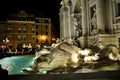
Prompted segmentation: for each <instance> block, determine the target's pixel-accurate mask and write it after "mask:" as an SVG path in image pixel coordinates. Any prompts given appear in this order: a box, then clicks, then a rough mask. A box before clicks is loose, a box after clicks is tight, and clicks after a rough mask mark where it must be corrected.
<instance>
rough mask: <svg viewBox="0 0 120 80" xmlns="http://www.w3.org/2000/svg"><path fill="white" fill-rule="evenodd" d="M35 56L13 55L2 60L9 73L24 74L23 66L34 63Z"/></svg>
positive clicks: (3, 66)
mask: <svg viewBox="0 0 120 80" xmlns="http://www.w3.org/2000/svg"><path fill="white" fill-rule="evenodd" d="M33 61H34V60H33V56H28V55H27V56H12V57H6V58H3V59H1V60H0V64H1V65H2V68H3V69H7V70H8V74H24V73H23V72H22V68H26V67H28V66H31V65H32V64H33Z"/></svg>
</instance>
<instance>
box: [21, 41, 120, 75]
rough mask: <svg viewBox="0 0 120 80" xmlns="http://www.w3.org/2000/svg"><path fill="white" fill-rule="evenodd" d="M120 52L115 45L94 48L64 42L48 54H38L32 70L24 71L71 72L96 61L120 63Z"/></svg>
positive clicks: (25, 70)
mask: <svg viewBox="0 0 120 80" xmlns="http://www.w3.org/2000/svg"><path fill="white" fill-rule="evenodd" d="M119 53H120V51H119V49H118V48H117V47H116V46H114V45H108V46H103V45H102V44H99V45H95V46H93V47H92V48H85V49H81V48H79V47H77V46H75V45H74V44H71V43H68V42H63V43H60V44H59V45H57V46H56V47H55V48H53V49H52V50H51V51H50V53H49V54H47V55H46V56H45V55H39V56H36V57H35V60H34V63H33V65H32V66H30V68H31V70H27V69H23V72H25V73H28V74H34V73H44V74H47V73H70V72H75V71H77V70H78V69H80V68H81V67H82V66H84V65H90V64H91V63H94V62H97V65H99V62H105V61H108V62H107V63H110V62H111V61H112V62H118V63H119V60H120V54H119ZM99 66H100V65H99Z"/></svg>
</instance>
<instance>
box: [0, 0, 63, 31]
mask: <svg viewBox="0 0 120 80" xmlns="http://www.w3.org/2000/svg"><path fill="white" fill-rule="evenodd" d="M60 1H61V0H2V1H1V2H0V18H2V17H3V16H5V17H6V16H7V15H8V14H10V13H18V12H19V11H20V10H25V11H26V13H28V14H34V13H44V14H45V16H49V17H51V18H52V21H53V23H54V25H55V27H56V29H59V8H60Z"/></svg>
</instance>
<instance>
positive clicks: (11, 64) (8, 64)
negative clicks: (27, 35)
mask: <svg viewBox="0 0 120 80" xmlns="http://www.w3.org/2000/svg"><path fill="white" fill-rule="evenodd" d="M33 62H34V56H32V55H26V56H25V55H24V56H11V57H6V58H3V59H1V60H0V64H1V65H2V68H3V69H7V70H8V74H9V75H11V74H26V73H24V72H22V69H23V68H27V69H30V68H28V66H31V65H33ZM116 69H117V67H116V65H111V66H110V65H109V66H103V67H101V68H99V69H97V70H96V69H94V70H93V69H86V68H82V69H79V70H77V71H76V72H75V73H81V72H82V73H85V72H95V71H106V70H116Z"/></svg>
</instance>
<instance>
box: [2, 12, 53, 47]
mask: <svg viewBox="0 0 120 80" xmlns="http://www.w3.org/2000/svg"><path fill="white" fill-rule="evenodd" d="M51 23H52V22H51V19H50V18H40V17H35V15H28V14H27V13H26V12H25V11H20V12H19V13H17V14H14V15H13V14H11V15H10V16H9V17H8V18H7V21H6V22H4V23H3V22H2V23H1V25H0V27H2V28H1V33H2V34H0V35H1V38H0V43H1V44H2V43H3V40H4V39H6V38H7V39H8V40H9V42H8V43H7V44H8V45H9V46H12V47H13V48H17V47H18V46H20V45H21V46H22V45H23V44H25V45H29V44H31V45H32V47H35V46H36V45H50V44H51V43H52V37H54V36H53V35H52V31H51V28H52V24H51Z"/></svg>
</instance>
